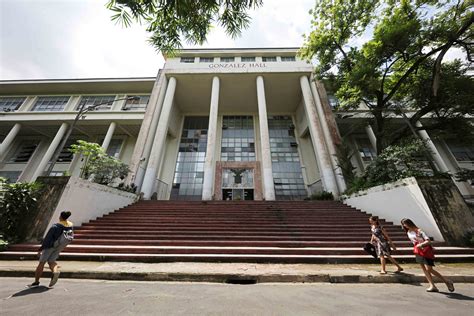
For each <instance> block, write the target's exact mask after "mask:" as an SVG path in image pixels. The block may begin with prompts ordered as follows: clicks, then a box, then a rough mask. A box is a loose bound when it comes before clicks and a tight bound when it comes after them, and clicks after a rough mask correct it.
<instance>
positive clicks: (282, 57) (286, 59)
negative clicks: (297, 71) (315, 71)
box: [281, 56, 296, 61]
mask: <svg viewBox="0 0 474 316" xmlns="http://www.w3.org/2000/svg"><path fill="white" fill-rule="evenodd" d="M281 61H296V58H295V56H281Z"/></svg>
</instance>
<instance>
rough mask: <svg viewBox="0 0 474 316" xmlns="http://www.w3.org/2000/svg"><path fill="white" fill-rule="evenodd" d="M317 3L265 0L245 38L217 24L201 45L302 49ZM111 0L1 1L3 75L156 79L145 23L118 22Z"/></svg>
mask: <svg viewBox="0 0 474 316" xmlns="http://www.w3.org/2000/svg"><path fill="white" fill-rule="evenodd" d="M314 2H315V1H314V0H293V1H288V0H266V1H264V6H263V7H261V8H258V9H257V10H255V11H251V12H250V13H251V16H252V24H251V26H250V27H249V28H248V29H246V30H245V31H244V32H243V33H242V36H241V37H239V38H238V39H236V40H233V39H231V38H229V37H227V36H226V34H225V33H224V32H223V30H222V29H219V28H214V29H213V30H212V32H211V34H210V35H209V37H208V42H207V43H206V44H205V45H203V46H202V47H207V48H221V47H222V48H232V47H299V46H301V45H302V43H303V38H302V35H303V34H304V33H305V32H306V33H308V32H309V30H310V21H311V17H310V15H309V13H308V11H309V10H310V9H311V8H312V6H313V5H314ZM106 3H107V1H106V0H0V80H20V79H61V78H117V77H153V76H156V74H157V72H158V69H159V68H161V67H162V66H163V63H164V60H163V57H162V56H161V55H160V54H159V53H157V52H156V51H155V49H154V48H153V47H152V46H150V44H148V42H147V38H148V35H147V33H146V31H145V27H144V26H140V25H134V26H133V27H131V28H123V27H122V26H121V25H118V24H115V22H113V21H111V19H110V17H111V15H112V12H111V11H109V10H107V9H106V8H105V4H106ZM185 47H189V46H186V45H185Z"/></svg>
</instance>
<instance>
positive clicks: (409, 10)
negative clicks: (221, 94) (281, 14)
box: [300, 0, 474, 154]
mask: <svg viewBox="0 0 474 316" xmlns="http://www.w3.org/2000/svg"><path fill="white" fill-rule="evenodd" d="M472 3H473V2H472V0H465V1H461V0H458V1H456V2H453V1H433V0H417V1H408V0H402V1H395V0H385V1H376V0H351V1H345V0H335V1H331V0H317V1H316V6H315V9H314V10H313V11H312V12H310V13H311V14H312V15H313V21H312V24H313V30H312V31H311V33H310V34H309V36H307V37H306V38H305V44H304V47H303V48H302V49H301V52H300V53H301V55H302V56H303V57H305V58H307V59H313V58H316V59H317V62H318V64H317V66H316V68H315V75H316V77H317V78H318V79H325V80H328V81H329V82H330V83H331V85H332V86H334V87H335V93H336V97H337V98H338V99H339V102H340V108H342V109H346V110H347V109H351V108H357V107H359V105H360V104H361V103H364V104H366V105H367V107H368V108H369V109H370V113H371V115H372V119H371V125H373V127H374V133H375V136H376V137H377V153H378V154H380V153H381V152H382V151H383V149H384V148H386V147H387V146H389V145H390V144H392V143H394V142H396V141H397V140H399V139H400V135H401V134H404V133H406V129H407V128H406V127H403V128H402V129H400V128H393V126H391V127H390V126H387V125H388V124H389V123H390V118H389V117H390V114H393V112H394V111H400V110H401V111H414V113H413V115H411V117H410V118H409V120H410V123H411V125H413V126H414V125H415V123H416V122H417V121H418V120H419V119H421V118H423V117H425V116H426V115H428V114H430V115H431V114H432V113H436V112H437V111H439V110H440V109H441V108H442V112H443V113H444V115H442V116H438V117H436V115H435V116H434V117H433V119H434V120H436V119H439V120H438V123H439V122H440V121H441V119H442V118H443V119H446V118H454V117H457V118H458V119H459V118H460V117H462V116H463V114H464V113H465V110H466V108H467V107H469V106H470V107H471V108H472V102H471V103H469V104H465V106H464V107H458V106H450V104H446V103H443V100H444V101H446V98H449V95H447V94H446V93H445V92H447V91H448V90H447V89H445V87H443V86H442V85H441V84H440V83H441V82H442V80H443V78H446V76H444V71H445V69H447V68H449V67H450V66H447V64H445V63H443V59H444V57H445V55H446V53H447V52H448V51H449V50H450V49H453V48H461V49H463V50H464V51H465V52H466V53H467V54H466V55H467V59H468V60H469V61H472V60H471V55H470V53H471V52H470V49H471V48H472V43H471V41H472V36H473V33H474V30H473V28H472V24H473V21H474V13H473V11H472ZM367 36H369V39H368V40H366V41H364V42H363V43H362V44H359V45H357V44H356V43H357V42H359V43H360V42H361V41H363V40H364V38H366V37H367ZM452 67H453V69H452V71H451V72H450V70H448V71H447V73H448V74H449V76H451V79H452V77H453V76H455V77H456V78H460V77H463V78H461V79H462V80H463V81H464V82H465V81H466V80H467V81H470V82H471V86H472V78H469V77H467V76H466V75H465V72H464V73H462V71H461V68H462V67H461V66H460V64H459V63H458V64H453V66H452ZM456 67H457V68H456ZM456 71H458V72H457V73H456ZM443 76H444V77H443ZM449 76H448V77H449ZM466 78H467V79H466ZM421 79H423V80H424V81H423V82H421ZM413 82H417V83H418V85H417V86H412V87H411V89H410V86H409V85H410V84H412V83H413ZM422 85H424V87H423V89H424V90H423V91H424V92H423V93H420V90H419V89H421V88H422V87H421V86H422ZM467 85H469V84H467ZM458 89H459V88H458V87H456V86H450V89H449V91H450V92H449V93H450V94H451V95H453V94H456V91H458ZM471 91H472V90H471ZM402 92H405V94H402ZM471 94H472V92H471ZM466 100H467V98H463V99H462V102H465V101H466ZM408 101H409V102H408ZM459 101H461V99H460V100H459ZM471 101H472V98H471ZM463 111H464V112H463ZM440 113H441V112H440ZM422 128H424V127H422Z"/></svg>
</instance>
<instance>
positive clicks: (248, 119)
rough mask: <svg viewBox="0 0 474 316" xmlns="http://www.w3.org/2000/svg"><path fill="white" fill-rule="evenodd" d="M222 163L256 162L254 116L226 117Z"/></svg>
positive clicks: (224, 119) (223, 127)
mask: <svg viewBox="0 0 474 316" xmlns="http://www.w3.org/2000/svg"><path fill="white" fill-rule="evenodd" d="M221 160H222V161H255V138H254V131H253V117H252V116H224V118H223V121H222V142H221Z"/></svg>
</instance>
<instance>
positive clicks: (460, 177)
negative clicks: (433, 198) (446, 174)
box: [455, 168, 474, 183]
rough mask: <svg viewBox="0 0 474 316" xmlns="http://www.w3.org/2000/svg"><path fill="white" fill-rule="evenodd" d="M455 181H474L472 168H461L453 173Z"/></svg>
mask: <svg viewBox="0 0 474 316" xmlns="http://www.w3.org/2000/svg"><path fill="white" fill-rule="evenodd" d="M455 177H456V181H471V183H474V170H472V169H465V168H461V169H459V171H458V172H457V173H456V174H455Z"/></svg>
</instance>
